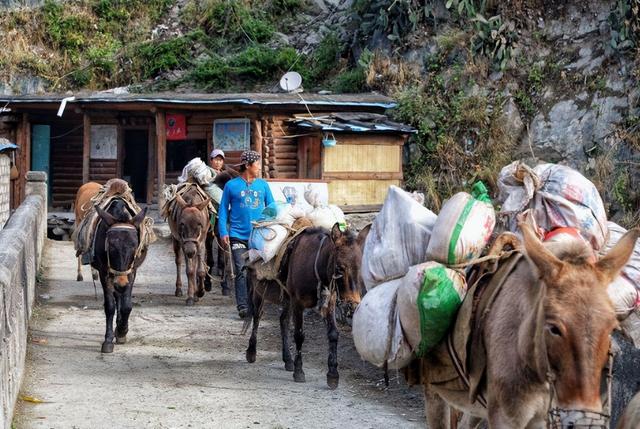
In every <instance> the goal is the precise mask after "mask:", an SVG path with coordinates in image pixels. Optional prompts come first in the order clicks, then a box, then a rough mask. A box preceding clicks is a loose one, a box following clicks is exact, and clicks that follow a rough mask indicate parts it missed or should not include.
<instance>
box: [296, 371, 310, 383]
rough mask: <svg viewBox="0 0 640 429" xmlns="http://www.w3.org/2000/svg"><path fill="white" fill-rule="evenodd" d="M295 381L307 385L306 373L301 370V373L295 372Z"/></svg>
mask: <svg viewBox="0 0 640 429" xmlns="http://www.w3.org/2000/svg"><path fill="white" fill-rule="evenodd" d="M293 381H295V382H296V383H306V382H307V380H306V379H305V377H304V372H303V371H302V370H300V372H294V373H293Z"/></svg>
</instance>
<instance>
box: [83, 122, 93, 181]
mask: <svg viewBox="0 0 640 429" xmlns="http://www.w3.org/2000/svg"><path fill="white" fill-rule="evenodd" d="M90 162H91V117H90V116H89V115H87V113H86V112H85V113H83V115H82V183H87V182H88V181H89V166H90Z"/></svg>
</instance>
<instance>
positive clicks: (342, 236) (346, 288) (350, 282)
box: [331, 223, 366, 309]
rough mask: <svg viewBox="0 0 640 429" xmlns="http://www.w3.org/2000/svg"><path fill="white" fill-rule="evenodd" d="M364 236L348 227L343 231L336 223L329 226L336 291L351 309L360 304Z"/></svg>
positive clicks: (364, 234)
mask: <svg viewBox="0 0 640 429" xmlns="http://www.w3.org/2000/svg"><path fill="white" fill-rule="evenodd" d="M365 237H366V233H363V232H360V234H358V235H356V234H355V233H353V232H352V231H350V230H348V229H347V230H346V231H344V232H343V231H342V230H341V229H340V225H339V224H337V223H336V224H335V225H334V226H333V228H331V241H333V244H334V246H335V249H336V250H335V273H334V276H335V277H336V282H337V285H338V292H339V293H340V296H341V297H342V299H343V300H344V301H346V302H347V303H348V304H350V305H351V307H353V309H355V307H356V306H357V305H358V304H360V298H361V290H362V287H363V283H362V277H361V275H360V266H361V264H362V249H363V247H364V238H365Z"/></svg>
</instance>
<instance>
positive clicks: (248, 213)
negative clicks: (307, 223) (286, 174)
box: [218, 150, 274, 318]
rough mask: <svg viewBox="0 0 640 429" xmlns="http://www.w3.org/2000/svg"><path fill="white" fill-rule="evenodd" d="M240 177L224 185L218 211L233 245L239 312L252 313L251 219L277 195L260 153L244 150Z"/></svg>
mask: <svg viewBox="0 0 640 429" xmlns="http://www.w3.org/2000/svg"><path fill="white" fill-rule="evenodd" d="M240 161H241V163H240V166H239V171H240V176H239V177H236V178H235V179H231V180H229V181H228V182H227V184H226V185H225V186H224V191H223V193H222V201H221V202H220V210H219V213H218V216H219V218H218V231H219V233H220V237H221V239H222V243H223V245H226V246H231V252H232V254H233V261H234V266H235V273H236V284H235V286H236V305H237V307H238V315H239V316H240V317H241V318H244V317H246V316H248V315H249V314H250V311H249V310H250V304H251V301H250V300H249V293H248V292H249V291H248V288H247V275H246V269H245V258H244V257H243V256H244V254H245V253H246V252H247V249H248V247H247V243H248V241H249V235H250V234H251V228H252V225H251V222H253V221H255V220H258V219H259V218H260V215H261V214H262V210H263V209H264V208H265V207H266V206H268V205H269V204H271V203H272V202H273V201H274V200H273V195H271V190H270V189H269V185H268V184H267V182H266V181H264V180H262V179H260V170H261V168H262V167H261V163H260V154H259V153H258V152H256V151H253V150H247V151H244V152H242V156H241V157H240Z"/></svg>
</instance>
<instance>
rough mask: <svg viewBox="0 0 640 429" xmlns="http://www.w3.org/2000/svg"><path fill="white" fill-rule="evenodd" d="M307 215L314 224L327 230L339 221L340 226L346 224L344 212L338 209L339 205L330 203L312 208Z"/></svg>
mask: <svg viewBox="0 0 640 429" xmlns="http://www.w3.org/2000/svg"><path fill="white" fill-rule="evenodd" d="M307 217H308V218H309V220H310V221H311V222H312V223H313V225H314V226H319V227H321V228H325V229H328V230H331V228H333V225H335V224H336V223H339V224H340V226H341V227H346V226H347V222H346V220H345V218H344V213H343V212H342V210H340V207H338V206H334V205H332V204H329V205H328V206H318V207H316V208H314V209H313V210H311V212H310V213H309V214H307Z"/></svg>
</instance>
